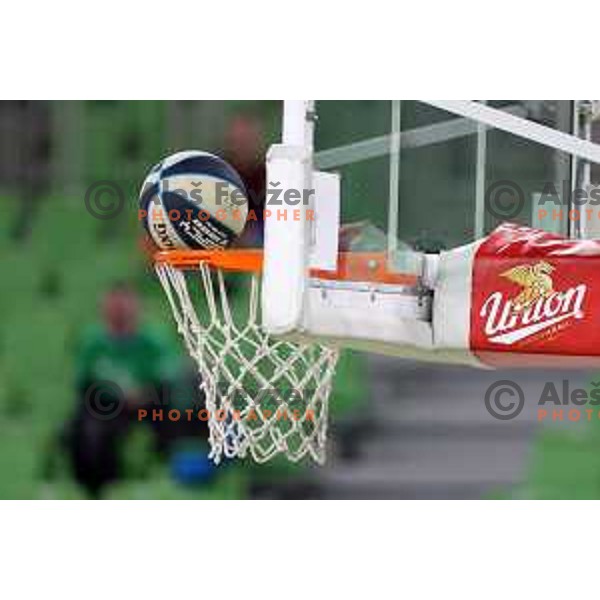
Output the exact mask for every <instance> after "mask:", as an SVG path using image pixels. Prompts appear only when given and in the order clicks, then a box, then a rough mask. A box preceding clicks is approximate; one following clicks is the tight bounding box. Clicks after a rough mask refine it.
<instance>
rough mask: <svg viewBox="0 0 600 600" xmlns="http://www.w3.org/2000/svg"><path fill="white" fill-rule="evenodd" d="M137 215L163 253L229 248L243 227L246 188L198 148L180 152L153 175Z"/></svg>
mask: <svg viewBox="0 0 600 600" xmlns="http://www.w3.org/2000/svg"><path fill="white" fill-rule="evenodd" d="M138 214H139V218H140V220H141V221H142V223H143V225H144V227H145V229H146V231H147V232H148V234H149V235H150V237H151V238H152V240H153V242H154V243H155V244H156V245H157V246H158V247H159V248H161V249H164V250H171V249H188V250H215V249H219V248H226V247H227V246H229V245H230V244H231V243H232V242H233V241H235V239H236V238H237V237H238V236H239V235H240V234H241V233H242V231H243V229H244V225H245V223H246V217H247V215H248V199H247V193H246V188H245V186H244V184H243V182H242V180H241V178H240V176H239V175H238V174H237V173H236V171H235V170H234V169H233V168H232V167H231V166H230V165H228V164H227V163H226V162H225V161H224V160H223V159H221V158H219V157H218V156H215V155H214V154H209V153H208V152H201V151H199V150H189V151H186V152H177V153H176V154H172V155H171V156H168V157H167V158H165V159H163V160H162V161H160V162H159V163H158V164H156V165H154V167H152V169H151V170H150V172H149V173H148V175H147V177H146V179H145V180H144V183H143V184H142V189H141V192H140V197H139V213H138Z"/></svg>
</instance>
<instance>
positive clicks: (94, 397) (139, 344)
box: [67, 283, 178, 497]
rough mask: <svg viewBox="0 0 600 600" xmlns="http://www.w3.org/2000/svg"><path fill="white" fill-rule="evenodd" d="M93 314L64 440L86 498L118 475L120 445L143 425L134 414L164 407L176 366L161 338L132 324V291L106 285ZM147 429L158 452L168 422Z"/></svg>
mask: <svg viewBox="0 0 600 600" xmlns="http://www.w3.org/2000/svg"><path fill="white" fill-rule="evenodd" d="M100 314H101V324H100V325H99V326H97V327H95V328H94V329H92V330H90V331H88V332H86V334H85V335H84V336H83V339H82V340H81V343H80V345H79V348H78V353H77V357H76V393H77V403H76V409H75V415H74V418H73V419H72V421H71V423H70V427H69V431H68V435H67V446H68V451H69V455H70V462H71V465H72V469H73V475H74V477H75V479H76V480H77V481H78V483H79V484H80V485H81V486H82V487H83V488H84V489H85V490H86V491H87V493H88V494H89V495H90V496H92V497H99V496H100V495H101V494H102V490H103V488H104V487H105V486H106V485H107V484H109V483H111V482H113V481H116V480H118V479H119V478H121V477H122V476H123V473H122V456H121V455H122V450H123V444H124V441H125V439H126V437H127V435H128V433H129V431H130V429H131V427H132V426H134V425H136V424H137V425H140V426H144V425H143V424H142V423H138V410H139V409H140V408H146V409H150V410H152V409H160V408H161V407H163V406H164V407H165V409H166V410H168V406H167V405H168V404H169V401H170V397H171V395H172V391H173V387H174V383H175V379H176V374H177V367H178V361H177V355H176V353H175V352H174V351H173V348H172V347H171V345H170V344H169V343H168V341H167V340H166V339H163V337H162V336H160V335H159V334H158V333H157V332H156V331H154V330H152V329H151V328H148V327H143V328H142V327H140V316H141V307H140V300H139V297H138V295H137V293H136V292H135V290H134V289H133V288H131V287H130V286H128V285H127V284H124V283H118V284H116V285H114V286H113V287H111V288H110V289H109V290H108V291H107V292H106V293H105V294H104V296H103V298H102V300H101V303H100ZM165 412H166V411H165ZM150 424H151V425H152V429H153V431H154V434H155V436H154V438H155V441H156V446H157V450H158V451H164V450H165V448H166V445H167V441H168V437H169V432H168V431H167V430H168V428H169V425H170V423H168V422H163V421H150Z"/></svg>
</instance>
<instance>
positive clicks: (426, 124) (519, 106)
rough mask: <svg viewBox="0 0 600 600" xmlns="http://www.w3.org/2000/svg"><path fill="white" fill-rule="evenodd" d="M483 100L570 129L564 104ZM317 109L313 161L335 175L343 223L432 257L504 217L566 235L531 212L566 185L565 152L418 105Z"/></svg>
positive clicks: (562, 223) (560, 223)
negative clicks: (362, 225) (373, 230)
mask: <svg viewBox="0 0 600 600" xmlns="http://www.w3.org/2000/svg"><path fill="white" fill-rule="evenodd" d="M485 104H486V105H488V106H491V107H494V108H499V109H501V110H502V111H504V112H506V113H509V114H512V115H515V116H519V117H522V118H524V119H527V120H529V121H531V122H533V123H539V124H543V125H545V126H548V127H551V128H553V129H556V130H558V131H564V132H568V133H571V132H573V129H574V126H575V125H574V123H575V120H574V106H575V104H574V102H572V101H554V100H541V101H526V100H512V101H511V100H507V101H499V100H490V101H485ZM315 112H316V120H315V129H314V152H315V154H314V165H315V168H316V169H319V170H323V171H329V172H332V171H333V172H337V173H339V174H340V176H341V195H342V202H341V217H342V222H343V223H353V222H361V221H368V222H369V223H370V224H372V225H373V226H375V227H377V228H378V229H380V230H382V231H385V232H386V234H387V236H388V244H392V245H393V244H394V241H393V239H392V238H394V239H398V240H400V241H401V242H404V243H407V244H409V245H410V246H411V247H413V248H415V249H418V250H422V251H425V252H438V251H440V250H444V249H448V248H452V247H455V246H458V245H460V244H464V243H467V242H469V241H472V240H473V239H476V238H478V237H482V236H483V235H485V234H486V233H488V232H489V231H491V230H492V229H494V228H495V227H496V226H497V225H498V224H499V223H500V222H503V221H506V220H509V221H516V222H520V223H523V224H526V225H532V226H536V227H540V228H543V229H546V230H550V231H555V232H557V233H562V234H568V233H570V232H572V231H573V229H574V227H573V223H570V222H569V219H568V217H567V216H565V214H564V213H563V215H562V218H559V215H558V214H555V215H553V214H552V212H551V211H548V214H547V215H544V213H543V212H540V210H539V208H540V199H541V197H542V196H543V195H544V193H545V192H546V193H547V192H548V191H549V190H551V189H552V186H554V189H556V190H557V192H558V193H560V194H561V195H562V194H563V191H564V190H567V189H569V190H570V189H571V188H572V187H573V177H574V176H575V171H574V163H573V160H572V157H571V155H569V154H568V153H566V152H563V151H561V150H557V149H555V148H551V147H549V146H547V145H544V144H540V143H538V142H535V141H531V140H528V139H525V138H523V137H520V136H518V135H515V134H513V133H509V132H507V131H503V130H501V129H498V128H494V127H489V126H487V125H482V124H481V123H480V122H478V121H476V120H474V119H472V118H467V117H462V116H457V115H456V114H452V113H450V112H447V111H446V110H442V109H440V108H437V107H435V106H431V105H428V104H426V103H424V102H420V101H412V100H411V101H370V100H369V101H347V100H344V101H317V102H316V103H315ZM542 200H543V198H542ZM542 205H545V206H547V207H549V208H555V206H553V205H552V204H551V203H550V202H549V201H548V199H547V198H546V202H545V203H544V202H542ZM565 212H566V211H565ZM553 217H554V218H553Z"/></svg>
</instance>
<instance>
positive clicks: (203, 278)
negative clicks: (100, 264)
mask: <svg viewBox="0 0 600 600" xmlns="http://www.w3.org/2000/svg"><path fill="white" fill-rule="evenodd" d="M156 272H157V274H158V277H159V279H160V282H161V284H162V286H163V288H164V290H165V292H166V295H167V298H168V300H169V303H170V305H171V309H172V311H173V314H174V316H175V320H176V322H177V326H178V329H179V333H180V334H181V335H182V336H183V338H184V341H185V345H186V347H187V350H188V352H189V353H190V355H191V356H192V358H193V359H194V360H195V361H196V364H197V366H198V370H199V374H200V381H201V382H200V387H201V392H202V394H203V395H204V397H205V400H206V407H205V409H204V410H205V411H206V412H205V413H204V415H203V417H205V418H206V419H207V420H208V424H209V431H210V437H209V441H210V446H211V453H210V457H211V458H212V459H213V460H214V461H215V462H216V463H219V462H220V461H221V460H222V459H223V458H233V457H239V458H243V457H245V456H247V455H248V453H249V454H250V455H251V456H252V458H253V459H254V460H255V461H257V462H266V461H268V460H270V459H271V458H273V457H275V456H276V455H278V454H283V455H285V456H287V458H288V459H289V460H291V461H298V460H300V459H302V458H303V457H305V456H310V457H312V458H313V459H314V460H315V461H317V462H318V463H321V464H322V463H323V462H324V460H325V446H326V438H327V421H328V401H329V395H330V392H331V384H332V378H333V375H334V373H335V366H336V363H337V358H338V352H337V350H335V349H334V348H329V347H326V346H322V345H320V344H316V343H295V342H290V341H286V340H282V339H278V338H273V337H271V336H269V335H268V334H267V333H265V331H264V330H263V329H262V327H261V324H260V283H261V278H260V275H258V274H250V273H249V274H244V279H245V282H246V283H248V280H249V288H248V286H247V285H245V286H243V287H242V288H241V289H240V288H239V287H237V288H230V286H228V283H227V280H226V277H225V276H224V273H223V271H222V270H221V269H213V268H211V267H210V266H208V264H207V263H205V262H202V263H200V264H199V265H198V267H197V269H196V270H192V271H186V270H185V269H183V268H178V267H175V266H172V265H169V264H166V263H159V264H157V266H156ZM194 287H197V288H198V289H197V290H194V289H193V288H194ZM194 291H196V294H195V295H194ZM196 296H197V297H196Z"/></svg>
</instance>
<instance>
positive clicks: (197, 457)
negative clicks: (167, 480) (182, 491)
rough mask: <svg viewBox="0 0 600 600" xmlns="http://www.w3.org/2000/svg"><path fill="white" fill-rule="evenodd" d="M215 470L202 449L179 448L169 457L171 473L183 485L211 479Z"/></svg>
mask: <svg viewBox="0 0 600 600" xmlns="http://www.w3.org/2000/svg"><path fill="white" fill-rule="evenodd" d="M216 470H217V468H216V466H215V464H214V463H213V462H212V460H210V459H209V458H208V456H207V455H206V452H203V451H192V450H180V451H178V452H175V453H174V454H173V456H172V457H171V475H172V476H173V479H175V481H177V482H178V483H181V484H183V485H195V484H198V483H205V482H207V481H209V480H210V479H212V477H213V476H214V475H215V474H216Z"/></svg>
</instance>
